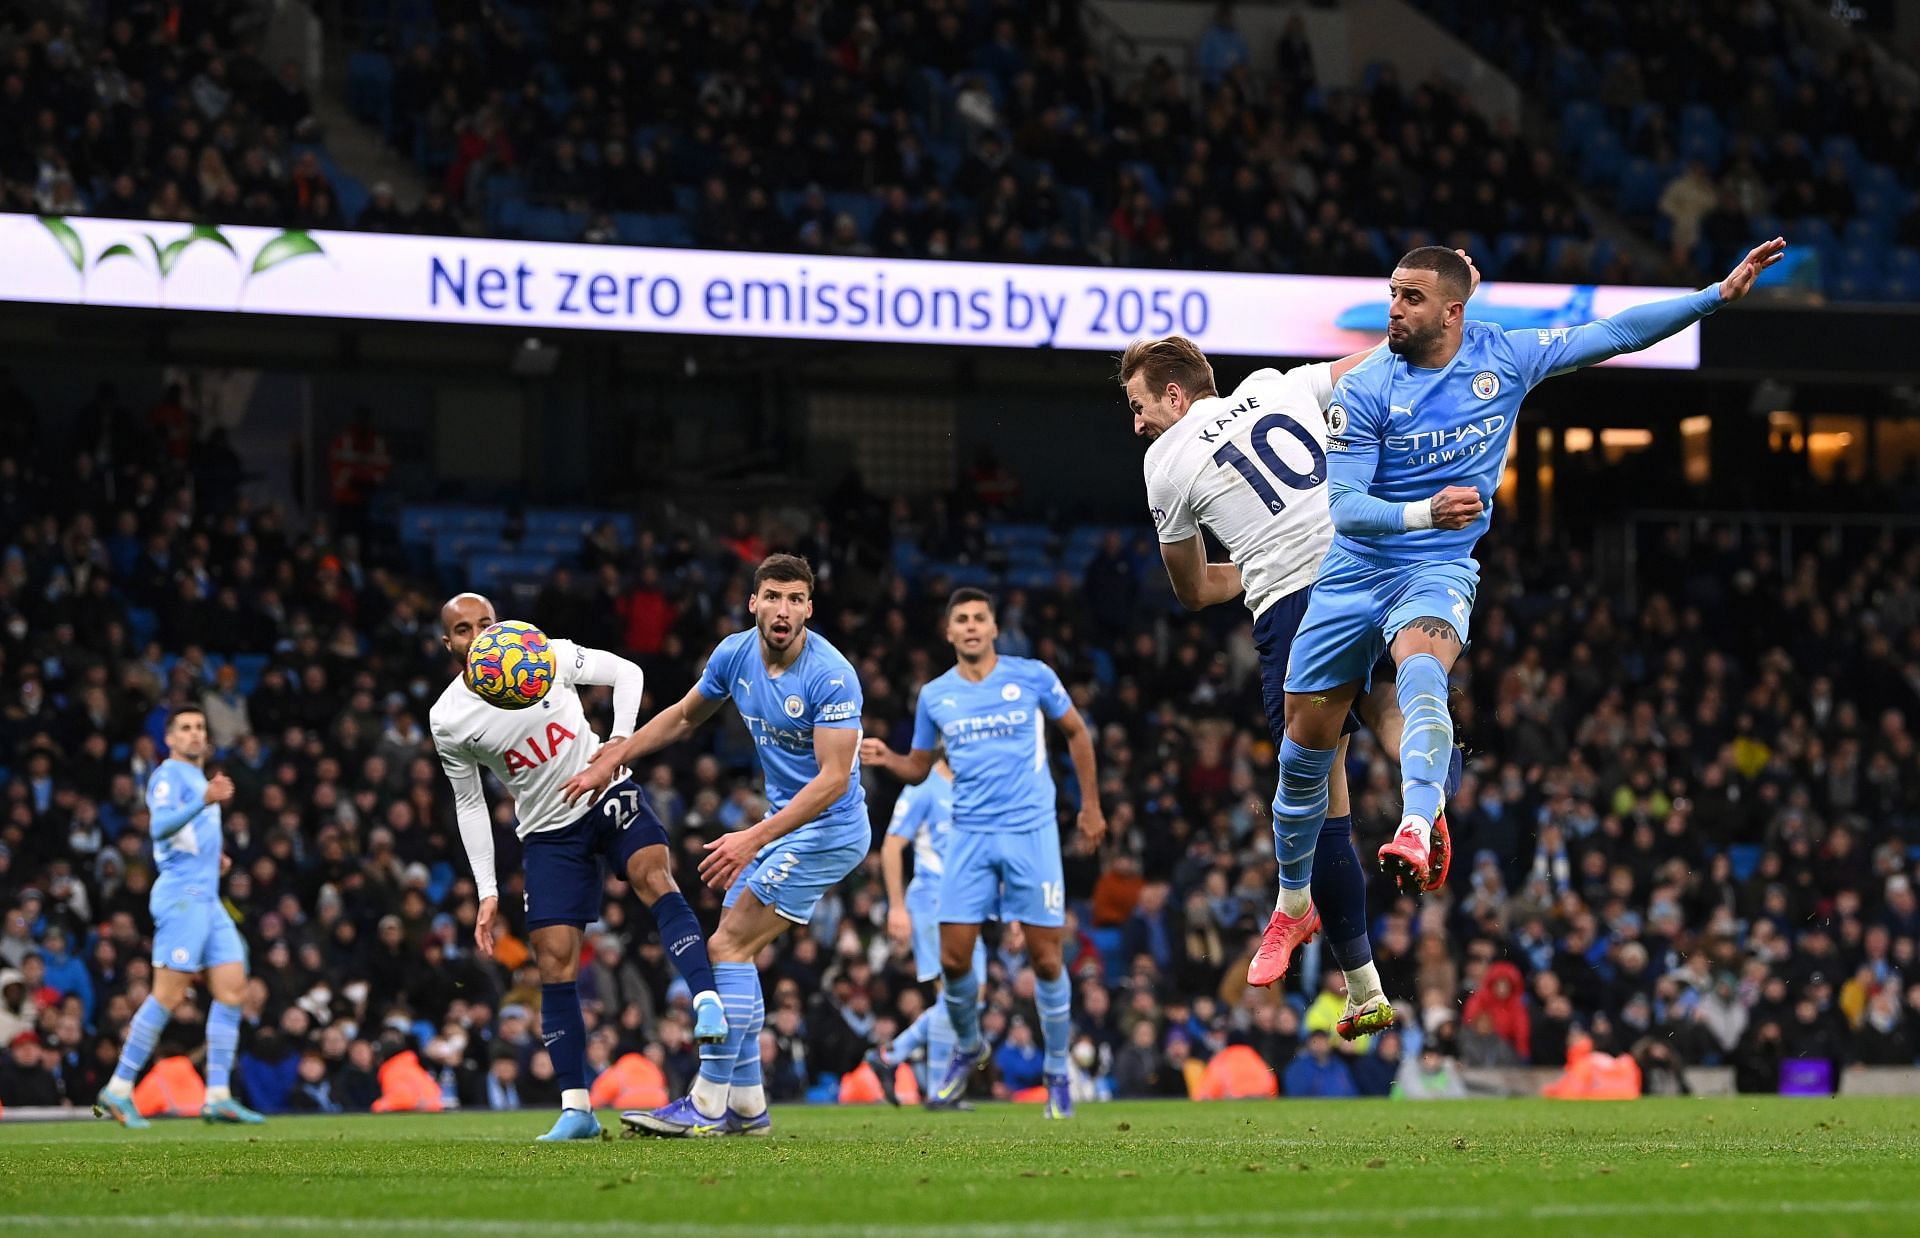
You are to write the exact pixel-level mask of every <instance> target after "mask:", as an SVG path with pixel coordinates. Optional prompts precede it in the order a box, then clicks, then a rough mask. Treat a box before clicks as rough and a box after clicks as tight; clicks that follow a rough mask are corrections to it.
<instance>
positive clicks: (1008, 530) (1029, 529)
mask: <svg viewBox="0 0 1920 1238" xmlns="http://www.w3.org/2000/svg"><path fill="white" fill-rule="evenodd" d="M1052 540H1053V531H1052V530H1050V529H1048V528H1047V526H1046V525H1044V524H1021V523H1019V522H1016V521H1010V520H996V521H990V522H989V523H988V524H987V544H988V545H990V546H1045V545H1047V543H1049V542H1051V541H1052Z"/></svg>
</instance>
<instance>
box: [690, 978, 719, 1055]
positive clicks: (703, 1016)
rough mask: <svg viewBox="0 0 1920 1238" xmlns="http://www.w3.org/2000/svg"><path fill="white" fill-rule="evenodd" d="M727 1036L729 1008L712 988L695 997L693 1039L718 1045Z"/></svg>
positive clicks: (706, 1043) (704, 1043) (705, 1043)
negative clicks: (721, 1002)
mask: <svg viewBox="0 0 1920 1238" xmlns="http://www.w3.org/2000/svg"><path fill="white" fill-rule="evenodd" d="M726 1038H727V1008H726V1007H725V1006H723V1005H721V1004H720V995H719V994H718V993H715V992H714V991H713V990H712V989H708V990H707V991H706V992H705V993H702V994H700V995H699V996H698V997H696V998H694V999H693V1039H694V1040H695V1042H697V1043H699V1044H703V1045H717V1044H719V1043H721V1042H722V1041H724V1040H726Z"/></svg>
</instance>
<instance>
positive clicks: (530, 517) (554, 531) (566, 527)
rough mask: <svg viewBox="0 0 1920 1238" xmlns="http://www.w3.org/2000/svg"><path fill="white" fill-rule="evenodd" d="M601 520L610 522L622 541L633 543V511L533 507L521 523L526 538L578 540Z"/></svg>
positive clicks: (625, 543) (591, 530)
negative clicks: (522, 523)
mask: <svg viewBox="0 0 1920 1238" xmlns="http://www.w3.org/2000/svg"><path fill="white" fill-rule="evenodd" d="M603 524H612V525H613V527H614V529H615V530H616V531H617V532H618V533H619V535H620V541H621V543H622V544H623V545H628V546H631V545H632V544H633V540H634V532H635V527H634V520H633V513H632V512H625V511H613V510H611V509H607V508H585V509H574V508H553V507H536V508H532V509H530V510H529V511H528V512H527V514H526V521H525V526H524V527H525V530H526V536H527V537H528V538H536V537H538V538H562V537H564V538H571V539H572V540H573V541H574V542H575V543H578V542H579V541H580V539H581V538H583V537H585V536H587V535H588V534H589V533H591V532H593V531H594V530H595V529H597V528H599V527H600V526H601V525H603Z"/></svg>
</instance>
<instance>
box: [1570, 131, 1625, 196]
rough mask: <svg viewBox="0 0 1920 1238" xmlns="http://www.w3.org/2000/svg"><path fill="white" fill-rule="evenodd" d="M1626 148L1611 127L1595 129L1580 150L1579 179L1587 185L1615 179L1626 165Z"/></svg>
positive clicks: (1604, 182) (1601, 183) (1600, 183)
mask: <svg viewBox="0 0 1920 1238" xmlns="http://www.w3.org/2000/svg"><path fill="white" fill-rule="evenodd" d="M1626 162H1627V153H1626V149H1625V148H1624V147H1623V146H1621V144H1620V138H1619V137H1618V136H1617V135H1616V134H1615V133H1614V132H1613V130H1611V129H1596V130H1594V131H1593V132H1592V133H1591V134H1589V135H1588V137H1587V141H1586V144H1585V145H1584V146H1583V147H1582V148H1581V151H1580V179H1581V180H1582V181H1585V182H1586V183H1587V184H1589V185H1603V184H1606V183H1607V182H1608V181H1612V180H1616V179H1618V178H1619V176H1620V170H1621V168H1623V167H1624V166H1626Z"/></svg>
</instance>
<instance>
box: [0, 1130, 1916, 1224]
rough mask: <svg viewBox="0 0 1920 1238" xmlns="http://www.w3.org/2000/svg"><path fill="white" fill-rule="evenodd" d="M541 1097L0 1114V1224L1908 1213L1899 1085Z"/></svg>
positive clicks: (1742, 1218)
mask: <svg viewBox="0 0 1920 1238" xmlns="http://www.w3.org/2000/svg"><path fill="white" fill-rule="evenodd" d="M549 1117H550V1115H548V1114H546V1113H544V1112H540V1113H519V1114H461V1115H449V1116H433V1117H412V1116H395V1117H352V1118H280V1119H277V1120H274V1121H272V1122H270V1123H269V1124H268V1125H266V1126H264V1127H257V1128H253V1129H246V1128H238V1127H206V1126H202V1125H201V1124H200V1123H198V1122H192V1123H188V1122H177V1121H176V1122H163V1123H157V1124H156V1125H155V1127H154V1128H153V1129H152V1130H150V1131H144V1132H141V1131H124V1130H121V1129H120V1128H119V1127H117V1126H114V1125H113V1124H111V1123H108V1122H94V1123H85V1124H81V1123H70V1124H58V1125H39V1124H22V1125H11V1126H9V1125H5V1124H0V1238H5V1236H7V1235H12V1234H41V1233H59V1234H64V1235H82V1234H114V1235H119V1234H126V1233H135V1234H148V1233H167V1234H173V1233H179V1234H232V1233H235V1232H252V1231H259V1232H264V1233H276V1234H282V1233H292V1234H299V1233H327V1234H342V1235H361V1234H399V1235H442V1234H444V1235H449V1236H454V1238H464V1236H470V1235H483V1236H513V1235H522V1234H524V1235H528V1236H530V1238H531V1236H534V1235H541V1236H550V1238H600V1236H602V1235H606V1236H608V1238H611V1236H612V1235H616V1234H626V1233H636V1232H648V1233H677V1234H697V1235H701V1236H702V1238H721V1236H723V1235H734V1234H739V1235H749V1234H752V1235H773V1236H782V1235H784V1236H789V1238H826V1236H827V1235H839V1234H848V1233H863V1232H864V1233H873V1234H888V1235H893V1234H907V1235H914V1236H917V1238H935V1236H936V1235H954V1236H956V1238H958V1236H960V1235H983V1236H995V1238H1044V1236H1047V1235H1055V1234H1065V1233H1100V1234H1166V1233H1202V1234H1218V1233H1227V1232H1237V1233H1247V1234H1265V1233H1294V1232H1299V1231H1303V1230H1320V1231H1324V1232H1326V1233H1330V1234H1355V1233H1360V1234H1367V1233H1381V1232H1386V1233H1403V1232H1404V1233H1413V1234H1419V1235H1422V1236H1423V1238H1426V1236H1429V1235H1471V1236H1473V1238H1488V1236H1489V1235H1493V1234H1501V1233H1534V1234H1539V1233H1543V1232H1544V1233H1546V1234H1549V1235H1551V1238H1567V1236H1569V1235H1575V1234H1609V1235H1611V1234H1626V1233H1633V1232H1634V1231H1639V1232H1641V1233H1649V1234H1650V1233H1657V1232H1670V1231H1684V1232H1686V1233H1687V1234H1688V1235H1689V1238H1697V1236H1699V1235H1713V1234H1733V1235H1739V1236H1740V1238H1758V1236H1759V1235H1764V1234H1791V1235H1794V1236H1795V1238H1806V1236H1810V1235H1823V1234H1833V1235H1846V1236H1847V1238H1855V1236H1857V1235H1863V1234H1915V1233H1920V1102H1915V1101H1911V1100H1879V1099H1838V1100H1799V1101H1782V1100H1775V1099H1754V1100H1746V1099H1741V1100H1713V1101H1707V1100H1672V1101H1668V1100H1659V1101H1651V1100H1650V1101H1639V1102H1634V1103H1626V1104H1564V1103H1562V1104H1553V1103H1549V1102H1544V1101H1488V1102H1462V1103H1455V1104H1430V1105H1416V1104H1404V1103H1395V1102H1372V1101H1350V1102H1344V1103H1331V1104H1328V1103H1304V1102H1268V1103H1237V1104H1207V1105H1195V1104H1184V1103H1178V1102H1165V1103H1158V1104H1116V1105H1087V1106H1082V1108H1081V1113H1080V1116H1079V1118H1077V1119H1076V1120H1075V1121H1073V1122H1071V1123H1065V1124H1059V1125H1054V1124H1049V1123H1046V1122H1044V1121H1042V1120H1041V1118H1040V1114H1039V1110H1038V1109H1037V1108H1035V1107H1032V1106H1018V1107H1011V1106H987V1107H983V1108H982V1109H981V1110H980V1111H978V1112H976V1113H971V1114H940V1115H932V1114H925V1113H921V1112H918V1111H914V1110H904V1111H893V1110H881V1109H778V1110H776V1111H775V1113H774V1122H775V1132H776V1133H775V1135H774V1136H773V1137H772V1138H769V1139H729V1140H706V1141H667V1140H653V1139H648V1140H639V1139H635V1140H618V1139H610V1140H607V1141H604V1142H602V1143H599V1144H565V1145H557V1146H545V1145H535V1144H532V1143H530V1142H528V1141H529V1140H531V1139H532V1138H533V1136H535V1135H537V1134H539V1133H541V1132H542V1131H543V1130H545V1129H546V1127H547V1125H548V1121H549ZM601 1120H602V1122H603V1123H604V1124H607V1125H608V1126H609V1127H610V1128H615V1127H617V1117H616V1115H614V1114H611V1113H605V1112H603V1113H602V1114H601ZM1513 1227H1524V1228H1513Z"/></svg>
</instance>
